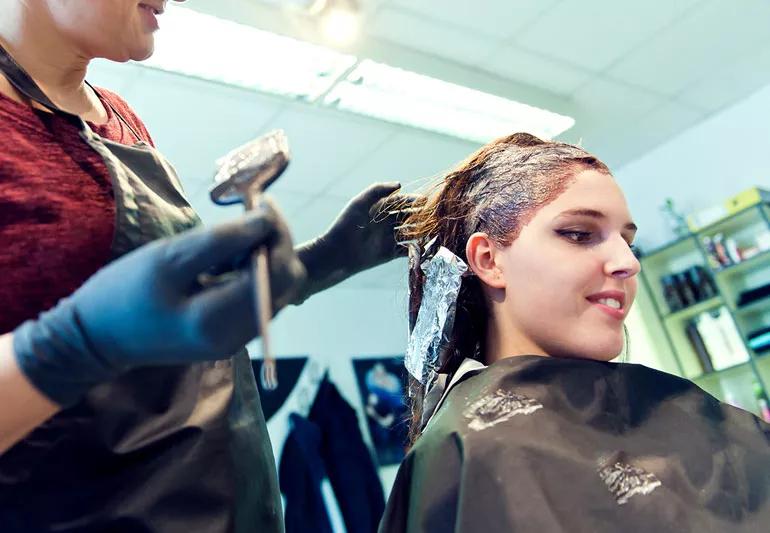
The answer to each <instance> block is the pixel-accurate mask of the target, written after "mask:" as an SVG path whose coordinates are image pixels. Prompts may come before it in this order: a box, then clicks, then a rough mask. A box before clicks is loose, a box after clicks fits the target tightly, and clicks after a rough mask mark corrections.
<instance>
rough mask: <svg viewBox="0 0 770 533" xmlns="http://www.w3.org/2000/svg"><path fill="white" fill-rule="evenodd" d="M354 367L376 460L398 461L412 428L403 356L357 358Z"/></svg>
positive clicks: (390, 462)
mask: <svg viewBox="0 0 770 533" xmlns="http://www.w3.org/2000/svg"><path fill="white" fill-rule="evenodd" d="M353 368H354V369H355V373H356V381H357V382H358V390H359V392H360V393H361V400H362V404H363V406H364V411H365V413H366V420H367V425H368V427H369V434H370V435H371V436H372V443H373V444H374V449H375V452H376V454H377V461H378V463H379V464H380V465H381V466H384V465H392V464H398V463H400V462H401V460H402V459H403V458H404V450H405V448H406V443H407V434H408V431H409V423H408V407H407V402H406V396H405V390H406V388H405V385H406V369H405V368H404V357H403V356H397V357H378V358H366V359H354V360H353Z"/></svg>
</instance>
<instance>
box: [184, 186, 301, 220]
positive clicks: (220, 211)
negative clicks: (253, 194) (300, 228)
mask: <svg viewBox="0 0 770 533" xmlns="http://www.w3.org/2000/svg"><path fill="white" fill-rule="evenodd" d="M270 196H271V197H272V198H273V200H274V202H275V204H276V206H277V208H278V210H279V211H280V213H281V214H282V215H283V216H284V217H285V218H286V220H287V221H288V222H289V227H290V228H291V223H292V221H293V220H295V215H296V213H297V211H298V210H299V209H300V208H301V207H302V206H303V205H305V204H307V203H308V202H309V201H310V200H311V199H312V197H311V196H307V195H303V194H299V193H280V194H274V193H272V192H271V193H270ZM188 199H189V201H190V205H192V207H193V209H195V212H196V213H198V216H199V217H201V220H203V223H204V224H206V225H211V224H221V223H222V222H227V221H228V220H233V219H236V218H238V217H240V216H242V215H243V212H244V209H243V205H241V204H235V205H217V204H215V203H214V202H212V201H211V198H210V197H209V194H208V190H207V189H204V190H201V191H198V193H196V194H194V195H189V196H188Z"/></svg>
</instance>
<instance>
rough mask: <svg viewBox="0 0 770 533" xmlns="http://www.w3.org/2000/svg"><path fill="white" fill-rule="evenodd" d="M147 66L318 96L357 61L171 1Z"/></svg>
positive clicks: (287, 93)
mask: <svg viewBox="0 0 770 533" xmlns="http://www.w3.org/2000/svg"><path fill="white" fill-rule="evenodd" d="M160 23H161V31H159V32H158V33H157V34H156V41H155V53H154V54H153V56H152V57H151V58H150V59H148V60H147V61H145V62H144V64H146V65H147V66H151V67H155V68H159V69H162V70H166V71H170V72H178V73H181V74H186V75H188V76H194V77H198V78H204V79H207V80H213V81H218V82H222V83H227V84H230V85H236V86H238V87H245V88H248V89H256V90H259V91H264V92H268V93H273V94H279V95H283V96H289V97H294V98H304V99H307V100H315V99H316V98H318V97H319V96H320V95H322V94H323V93H325V92H326V91H327V90H329V88H330V87H331V86H332V85H333V84H334V83H335V82H336V81H337V80H338V79H339V77H340V76H341V75H342V74H344V73H345V72H346V71H347V70H348V69H349V68H350V67H351V66H353V65H354V64H355V62H356V58H355V57H354V56H352V55H347V54H342V53H339V52H336V51H334V50H331V49H329V48H325V47H322V46H316V45H313V44H310V43H306V42H303V41H298V40H296V39H291V38H289V37H284V36H281V35H276V34H274V33H269V32H266V31H261V30H258V29H256V28H253V27H251V26H246V25H244V24H238V23H236V22H232V21H228V20H224V19H221V18H218V17H214V16H211V15H206V14H203V13H198V12H196V11H193V10H191V9H187V8H182V7H175V6H171V5H169V6H168V9H167V11H166V13H165V14H164V15H163V16H162V17H161V19H160Z"/></svg>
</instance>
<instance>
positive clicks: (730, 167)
mask: <svg viewBox="0 0 770 533" xmlns="http://www.w3.org/2000/svg"><path fill="white" fill-rule="evenodd" d="M768 119H770V86H767V87H765V88H763V89H761V90H760V91H758V92H756V93H755V94H753V95H752V96H750V97H748V98H747V99H745V100H743V101H741V102H739V103H737V104H735V105H733V106H731V107H729V108H727V109H725V110H723V111H721V112H719V113H716V114H715V115H713V116H712V117H710V118H709V119H707V120H705V121H703V122H701V123H699V124H697V125H696V126H694V127H693V128H690V129H688V130H685V131H683V132H681V133H680V134H679V135H678V136H676V137H674V138H672V139H671V140H670V141H668V142H666V143H665V144H663V145H661V146H659V147H658V148H656V149H655V150H653V151H651V152H649V153H647V154H645V155H644V156H643V157H640V158H639V159H636V160H635V161H632V162H631V163H629V164H627V165H625V166H623V167H621V168H620V169H617V170H616V171H615V176H616V177H617V179H618V181H619V183H620V185H621V187H622V188H623V190H624V191H625V193H626V197H627V198H628V203H629V207H630V209H631V213H632V215H633V217H634V220H635V221H636V224H637V225H638V226H639V228H640V229H639V234H638V237H637V243H638V244H639V245H641V247H642V248H643V249H646V250H650V249H652V248H655V247H657V246H660V245H662V244H665V243H666V242H668V241H670V240H672V239H673V238H674V234H673V233H672V231H671V229H670V228H669V227H668V225H667V223H666V219H665V218H664V216H663V214H662V212H661V211H660V206H661V205H662V204H663V202H664V200H665V198H666V197H670V198H672V199H673V200H674V204H675V205H676V206H677V207H678V209H679V210H680V212H682V213H684V214H687V213H689V212H693V211H697V210H699V209H702V208H705V207H709V206H711V205H715V204H721V203H722V202H723V201H724V200H725V199H726V198H728V197H730V196H733V195H735V194H737V193H739V192H741V191H743V190H745V189H748V188H749V187H753V186H755V185H756V186H760V187H765V188H768V187H770V120H768ZM630 127H633V125H631V126H630ZM599 156H600V157H601V154H599ZM627 325H628V329H629V333H630V336H631V357H630V360H631V361H632V362H638V363H642V364H645V365H647V366H651V367H653V368H658V369H661V370H665V371H668V372H676V368H675V366H674V365H673V360H672V357H673V356H672V354H671V352H670V348H669V347H668V345H667V343H666V342H665V340H664V337H663V331H662V330H661V328H660V326H659V324H657V320H656V319H655V318H654V311H653V310H652V307H651V304H650V302H649V295H647V294H645V293H644V291H643V288H641V287H640V295H639V299H638V303H637V305H636V309H634V311H633V312H632V314H631V315H630V316H629V319H628V322H627Z"/></svg>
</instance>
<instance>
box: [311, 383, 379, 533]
mask: <svg viewBox="0 0 770 533" xmlns="http://www.w3.org/2000/svg"><path fill="white" fill-rule="evenodd" d="M308 419H309V420H310V421H311V422H313V423H315V424H316V425H317V426H318V427H319V428H320V429H321V457H322V459H323V464H324V466H325V467H326V473H327V475H328V477H329V481H330V482H331V485H332V489H334V495H335V497H336V499H337V504H338V505H339V508H340V512H341V513H342V518H343V520H344V522H345V528H346V530H347V533H372V532H374V531H377V525H378V524H379V521H380V519H381V517H382V512H383V509H384V507H385V496H384V494H383V491H382V482H381V481H380V478H379V475H378V474H377V468H376V466H375V464H374V462H373V461H372V456H371V454H370V452H369V448H368V447H367V446H366V444H365V443H364V439H363V436H362V435H361V430H360V428H359V424H358V417H357V416H356V411H355V409H353V408H352V407H351V406H350V405H349V404H348V403H347V402H346V401H345V399H344V398H343V397H342V396H341V395H340V393H339V391H338V390H337V387H335V386H334V385H333V384H332V383H331V382H329V380H328V379H324V380H323V381H321V384H320V385H319V388H318V394H317V396H316V399H315V402H314V403H313V407H312V408H311V410H310V416H309V417H308ZM308 531H310V530H308Z"/></svg>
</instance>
